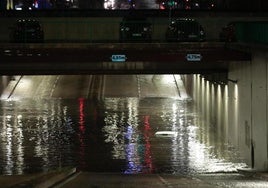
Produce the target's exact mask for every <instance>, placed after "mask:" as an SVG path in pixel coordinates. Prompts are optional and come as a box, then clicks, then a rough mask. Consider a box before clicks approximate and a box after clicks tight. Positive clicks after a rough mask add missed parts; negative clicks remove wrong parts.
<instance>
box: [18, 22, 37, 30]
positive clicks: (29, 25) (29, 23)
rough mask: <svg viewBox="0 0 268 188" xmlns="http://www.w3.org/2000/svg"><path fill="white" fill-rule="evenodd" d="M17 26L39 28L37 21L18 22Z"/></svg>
mask: <svg viewBox="0 0 268 188" xmlns="http://www.w3.org/2000/svg"><path fill="white" fill-rule="evenodd" d="M17 25H18V27H20V28H27V29H28V28H34V29H35V28H40V25H39V23H38V22H18V23H17Z"/></svg>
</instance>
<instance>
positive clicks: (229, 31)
mask: <svg viewBox="0 0 268 188" xmlns="http://www.w3.org/2000/svg"><path fill="white" fill-rule="evenodd" d="M219 38H220V41H221V42H235V41H236V36H235V23H234V22H230V23H228V24H227V25H226V26H224V27H223V28H222V29H221V31H220V34H219Z"/></svg>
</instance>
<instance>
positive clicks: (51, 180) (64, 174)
mask: <svg viewBox="0 0 268 188" xmlns="http://www.w3.org/2000/svg"><path fill="white" fill-rule="evenodd" d="M76 172H77V170H76V168H72V169H70V170H67V171H63V172H61V173H59V174H57V175H55V176H52V177H51V178H49V179H47V180H45V181H42V182H40V183H39V184H37V185H36V186H34V187H35V188H48V187H52V186H53V185H55V184H58V183H59V182H61V181H64V180H65V179H66V178H68V177H70V176H72V175H74V174H75V173H76Z"/></svg>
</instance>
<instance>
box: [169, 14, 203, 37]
mask: <svg viewBox="0 0 268 188" xmlns="http://www.w3.org/2000/svg"><path fill="white" fill-rule="evenodd" d="M205 38H206V35H205V31H204V29H203V27H202V26H201V25H200V24H199V23H198V22H197V21H196V20H194V19H188V18H178V19H174V20H172V21H171V22H170V23H169V25H168V28H167V30H166V40H167V41H169V42H172V41H173V42H176V41H179V42H194V41H195V42H198V41H199V42H202V41H205Z"/></svg>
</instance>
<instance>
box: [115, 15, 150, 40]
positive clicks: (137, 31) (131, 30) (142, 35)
mask: <svg viewBox="0 0 268 188" xmlns="http://www.w3.org/2000/svg"><path fill="white" fill-rule="evenodd" d="M119 37H120V39H119V40H120V41H121V42H125V41H129V42H135V41H145V42H148V41H151V40H152V24H151V23H150V22H149V21H148V20H147V19H146V18H145V17H135V16H131V17H124V18H123V20H122V22H121V23H120V36H119Z"/></svg>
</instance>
